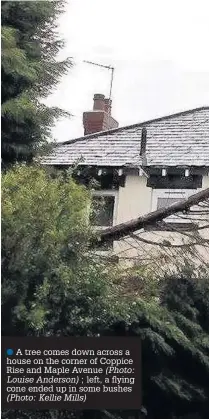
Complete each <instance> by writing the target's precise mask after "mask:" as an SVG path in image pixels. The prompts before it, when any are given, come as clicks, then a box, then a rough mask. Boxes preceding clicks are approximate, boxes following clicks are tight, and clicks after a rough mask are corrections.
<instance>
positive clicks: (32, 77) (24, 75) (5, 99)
mask: <svg viewBox="0 0 209 419" xmlns="http://www.w3.org/2000/svg"><path fill="white" fill-rule="evenodd" d="M63 7H64V2H63V1H59V2H57V1H52V2H51V1H37V2H36V1H35V2H34V1H33V2H28V1H26V2H24V1H23V2H22V1H21V2H16V1H9V2H8V1H3V2H2V3H1V12H2V15H1V16H2V20H1V24H2V67H1V73H2V160H3V163H4V165H8V164H10V163H12V164H13V163H14V162H15V161H29V162H30V161H31V160H32V159H33V157H34V156H35V155H36V153H37V151H38V150H40V148H41V147H42V146H44V145H45V144H46V141H47V139H49V137H50V132H51V127H52V126H53V124H54V122H55V120H56V118H57V117H59V116H60V115H67V113H66V112H63V111H61V110H60V109H58V108H50V107H47V106H46V105H44V104H43V100H42V99H43V98H44V97H46V96H48V94H50V93H51V92H52V91H53V89H54V88H55V87H56V86H57V83H58V82H59V80H60V77H61V76H62V75H63V74H64V73H65V72H66V71H67V69H68V68H69V67H70V66H71V62H70V60H69V59H66V60H64V61H59V60H58V59H57V54H58V52H59V51H60V49H61V48H62V47H63V42H62V40H60V38H59V35H58V33H57V31H56V25H57V24H56V20H57V18H58V16H59V15H60V13H61V12H62V10H63Z"/></svg>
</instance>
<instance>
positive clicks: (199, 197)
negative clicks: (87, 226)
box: [93, 188, 209, 246]
mask: <svg viewBox="0 0 209 419" xmlns="http://www.w3.org/2000/svg"><path fill="white" fill-rule="evenodd" d="M206 199H209V188H207V189H204V190H203V191H200V192H198V193H196V194H194V195H191V196H190V197H189V198H187V199H184V200H183V201H179V202H175V203H174V204H172V205H170V206H168V207H166V208H160V209H158V210H157V211H153V212H150V213H148V214H146V215H143V216H142V217H138V218H135V219H133V220H130V221H127V222H125V223H121V224H118V225H116V226H113V227H110V228H107V229H105V230H102V231H101V232H99V237H97V238H95V239H94V240H93V244H97V246H100V245H101V246H102V245H103V244H104V243H107V242H108V241H111V240H119V239H121V238H123V237H125V236H128V235H129V234H131V233H133V232H134V231H137V230H140V229H141V228H144V227H146V226H149V225H153V224H155V223H156V222H158V221H162V220H163V219H164V218H166V217H169V216H170V215H173V214H176V213H178V212H184V211H188V210H189V209H190V207H192V206H194V205H197V204H199V203H200V202H202V201H205V200H206Z"/></svg>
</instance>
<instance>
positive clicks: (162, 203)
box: [157, 197, 184, 209]
mask: <svg viewBox="0 0 209 419" xmlns="http://www.w3.org/2000/svg"><path fill="white" fill-rule="evenodd" d="M183 200H184V198H177V197H176V198H158V200H157V209H159V208H166V207H169V205H172V204H174V203H175V202H179V201H183Z"/></svg>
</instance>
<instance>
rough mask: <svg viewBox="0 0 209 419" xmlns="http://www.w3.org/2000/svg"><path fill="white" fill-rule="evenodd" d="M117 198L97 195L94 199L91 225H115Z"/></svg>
mask: <svg viewBox="0 0 209 419" xmlns="http://www.w3.org/2000/svg"><path fill="white" fill-rule="evenodd" d="M114 203H115V197H114V196H111V195H104V196H103V195H100V196H98V195H96V196H94V197H93V208H92V214H91V224H92V225H94V226H101V227H110V226H112V225H113V214H114Z"/></svg>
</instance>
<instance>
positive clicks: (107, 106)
mask: <svg viewBox="0 0 209 419" xmlns="http://www.w3.org/2000/svg"><path fill="white" fill-rule="evenodd" d="M104 104H105V105H104V110H105V112H107V113H108V114H109V115H111V108H112V101H111V99H105V100H104Z"/></svg>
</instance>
